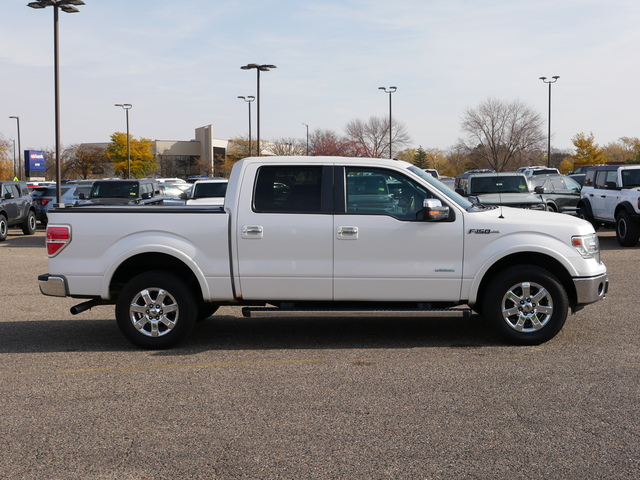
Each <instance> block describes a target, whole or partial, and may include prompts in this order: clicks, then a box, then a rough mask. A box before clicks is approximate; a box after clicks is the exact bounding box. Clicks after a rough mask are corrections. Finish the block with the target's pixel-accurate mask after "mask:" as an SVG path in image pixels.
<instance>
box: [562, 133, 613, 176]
mask: <svg viewBox="0 0 640 480" xmlns="http://www.w3.org/2000/svg"><path fill="white" fill-rule="evenodd" d="M571 142H572V143H573V146H574V147H576V151H575V153H572V154H571V155H569V158H571V160H573V168H574V169H575V168H577V167H579V166H581V165H597V164H601V163H605V162H606V160H607V159H606V155H605V150H604V148H602V147H600V146H599V145H598V144H597V143H596V142H595V139H594V137H593V133H590V134H589V136H588V137H587V136H586V135H585V134H584V132H581V133H578V134H577V135H576V136H575V137H573V138H572V139H571Z"/></svg>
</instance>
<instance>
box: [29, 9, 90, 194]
mask: <svg viewBox="0 0 640 480" xmlns="http://www.w3.org/2000/svg"><path fill="white" fill-rule="evenodd" d="M84 4H85V3H84V2H83V1H82V0H37V1H35V2H29V3H27V7H31V8H46V7H53V71H54V73H53V78H54V84H55V86H54V91H55V131H56V201H57V203H58V204H60V201H61V198H62V185H61V184H62V168H61V165H60V81H59V78H60V70H59V49H58V10H62V11H63V12H65V13H77V12H78V11H79V10H78V9H77V8H76V7H75V6H77V5H84ZM74 5H75V6H74Z"/></svg>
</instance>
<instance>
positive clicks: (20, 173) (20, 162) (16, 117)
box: [9, 115, 24, 180]
mask: <svg viewBox="0 0 640 480" xmlns="http://www.w3.org/2000/svg"><path fill="white" fill-rule="evenodd" d="M9 118H15V119H16V123H17V124H18V170H17V173H16V165H15V158H14V161H13V163H14V165H13V174H14V175H15V176H17V177H18V178H19V179H20V180H24V177H23V176H22V150H21V149H20V117H18V116H15V115H12V116H10V117H9Z"/></svg>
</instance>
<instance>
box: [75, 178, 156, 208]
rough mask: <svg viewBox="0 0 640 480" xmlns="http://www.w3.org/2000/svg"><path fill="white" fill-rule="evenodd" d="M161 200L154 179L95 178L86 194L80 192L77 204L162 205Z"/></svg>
mask: <svg viewBox="0 0 640 480" xmlns="http://www.w3.org/2000/svg"><path fill="white" fill-rule="evenodd" d="M83 200H84V201H83ZM162 201H163V197H162V196H161V195H160V187H159V186H158V183H157V182H155V181H154V180H150V179H140V180H96V181H95V182H94V183H93V187H92V188H91V193H89V195H88V196H85V195H84V194H80V201H79V202H78V204H77V205H79V206H81V205H162Z"/></svg>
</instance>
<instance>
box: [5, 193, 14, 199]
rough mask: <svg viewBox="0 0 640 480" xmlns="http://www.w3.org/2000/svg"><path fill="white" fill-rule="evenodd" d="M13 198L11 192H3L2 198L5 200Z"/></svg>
mask: <svg viewBox="0 0 640 480" xmlns="http://www.w3.org/2000/svg"><path fill="white" fill-rule="evenodd" d="M12 198H13V193H5V194H4V199H5V200H11V199H12Z"/></svg>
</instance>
